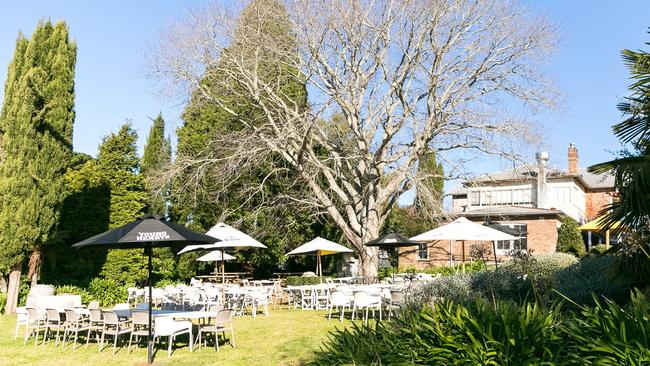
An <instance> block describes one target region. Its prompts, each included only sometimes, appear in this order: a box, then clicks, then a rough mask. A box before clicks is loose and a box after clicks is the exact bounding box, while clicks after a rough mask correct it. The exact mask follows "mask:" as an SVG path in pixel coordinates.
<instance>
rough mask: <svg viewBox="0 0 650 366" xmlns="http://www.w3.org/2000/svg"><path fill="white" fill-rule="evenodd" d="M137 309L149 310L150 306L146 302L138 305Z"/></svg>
mask: <svg viewBox="0 0 650 366" xmlns="http://www.w3.org/2000/svg"><path fill="white" fill-rule="evenodd" d="M135 308H136V309H138V310H146V309H149V304H147V303H146V302H141V303H139V304H138V305H136V306H135Z"/></svg>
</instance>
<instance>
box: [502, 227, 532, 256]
mask: <svg viewBox="0 0 650 366" xmlns="http://www.w3.org/2000/svg"><path fill="white" fill-rule="evenodd" d="M502 226H506V227H508V228H510V229H512V230H508V231H506V230H502V231H504V232H507V233H508V234H510V235H512V236H514V237H517V238H518V239H516V240H501V241H497V254H506V252H507V251H510V250H513V249H516V250H522V251H527V250H528V226H527V225H526V224H510V225H502ZM495 229H497V230H498V228H495Z"/></svg>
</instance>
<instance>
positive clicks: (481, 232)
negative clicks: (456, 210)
mask: <svg viewBox="0 0 650 366" xmlns="http://www.w3.org/2000/svg"><path fill="white" fill-rule="evenodd" d="M516 239H517V238H515V237H514V236H512V235H510V234H506V233H504V232H502V231H499V230H496V229H492V228H489V227H487V226H484V225H481V224H477V223H475V222H471V221H469V220H468V219H467V218H465V217H460V218H458V219H456V220H454V221H452V222H451V223H449V224H446V225H442V226H440V227H437V228H435V229H433V230H429V231H427V232H424V233H422V234H419V235H416V236H414V237H412V238H411V240H415V241H420V242H430V241H440V240H449V264H450V265H451V246H452V241H456V240H460V241H462V242H463V262H465V241H466V240H467V241H491V242H492V247H493V249H494V259H495V262H496V255H497V254H496V246H495V244H494V242H495V241H498V240H516Z"/></svg>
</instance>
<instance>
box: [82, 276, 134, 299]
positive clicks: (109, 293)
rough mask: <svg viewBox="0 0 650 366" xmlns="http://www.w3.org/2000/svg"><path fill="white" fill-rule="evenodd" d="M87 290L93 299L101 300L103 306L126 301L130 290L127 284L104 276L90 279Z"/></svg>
mask: <svg viewBox="0 0 650 366" xmlns="http://www.w3.org/2000/svg"><path fill="white" fill-rule="evenodd" d="M87 290H88V293H89V294H90V296H92V298H93V299H95V300H97V301H99V304H100V305H101V306H111V305H115V304H117V303H122V302H126V299H127V298H128V291H127V289H126V287H125V286H122V285H119V284H117V283H116V282H114V281H111V280H107V279H103V278H94V279H93V280H92V281H90V284H89V285H88V289H87Z"/></svg>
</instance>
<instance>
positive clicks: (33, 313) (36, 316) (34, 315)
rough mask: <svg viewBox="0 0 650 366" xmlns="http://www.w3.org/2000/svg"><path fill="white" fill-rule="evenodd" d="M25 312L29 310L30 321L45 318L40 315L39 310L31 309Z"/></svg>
mask: <svg viewBox="0 0 650 366" xmlns="http://www.w3.org/2000/svg"><path fill="white" fill-rule="evenodd" d="M25 310H27V316H28V317H29V319H30V320H38V319H42V318H43V316H42V315H41V313H39V312H38V310H36V308H32V307H29V308H25Z"/></svg>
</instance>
